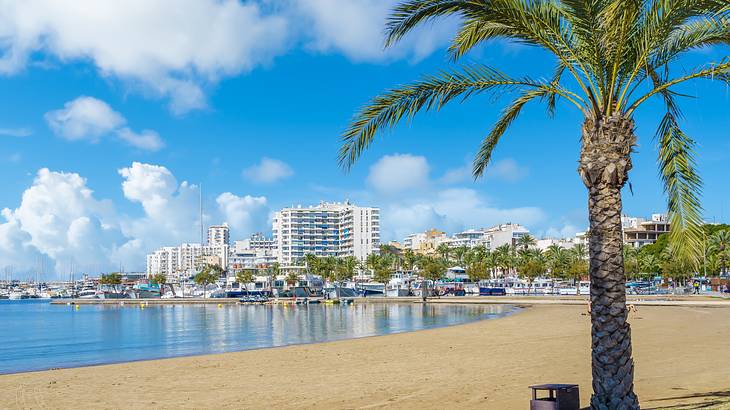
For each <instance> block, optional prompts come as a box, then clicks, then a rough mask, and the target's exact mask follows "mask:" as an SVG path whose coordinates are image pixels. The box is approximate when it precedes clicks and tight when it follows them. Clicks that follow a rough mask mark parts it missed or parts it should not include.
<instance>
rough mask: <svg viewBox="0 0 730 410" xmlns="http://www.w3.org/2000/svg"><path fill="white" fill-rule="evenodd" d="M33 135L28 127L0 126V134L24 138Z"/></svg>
mask: <svg viewBox="0 0 730 410" xmlns="http://www.w3.org/2000/svg"><path fill="white" fill-rule="evenodd" d="M31 135H33V131H32V130H31V129H29V128H0V136H3V137H16V138H24V137H29V136H31Z"/></svg>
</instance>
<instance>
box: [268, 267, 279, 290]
mask: <svg viewBox="0 0 730 410" xmlns="http://www.w3.org/2000/svg"><path fill="white" fill-rule="evenodd" d="M268 272H269V292H273V290H274V282H275V281H276V277H277V276H279V274H280V273H281V265H279V262H274V263H272V264H271V266H269V269H268Z"/></svg>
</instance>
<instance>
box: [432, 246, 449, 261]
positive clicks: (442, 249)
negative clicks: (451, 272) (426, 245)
mask: <svg viewBox="0 0 730 410" xmlns="http://www.w3.org/2000/svg"><path fill="white" fill-rule="evenodd" d="M436 253H438V254H439V255H441V257H442V258H443V259H444V261H446V262H448V261H449V255H450V254H451V247H450V246H449V245H448V244H446V243H442V244H440V245H439V246H437V247H436Z"/></svg>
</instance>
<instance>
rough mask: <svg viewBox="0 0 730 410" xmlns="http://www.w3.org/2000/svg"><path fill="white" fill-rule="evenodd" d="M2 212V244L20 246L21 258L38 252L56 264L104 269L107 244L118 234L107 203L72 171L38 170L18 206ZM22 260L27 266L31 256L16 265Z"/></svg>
mask: <svg viewBox="0 0 730 410" xmlns="http://www.w3.org/2000/svg"><path fill="white" fill-rule="evenodd" d="M3 216H4V217H5V219H6V220H7V222H6V223H5V224H3V225H1V227H0V242H3V243H4V245H3V246H2V247H3V248H4V249H16V250H20V251H22V254H23V255H25V256H24V257H25V258H27V257H28V256H29V255H32V254H37V255H40V254H43V255H46V256H48V257H50V258H52V259H53V260H54V261H56V263H58V262H60V261H64V262H66V261H76V262H77V263H83V264H85V265H86V266H92V265H96V266H105V267H107V266H108V265H109V263H110V261H109V259H108V258H109V254H110V253H111V252H112V250H113V249H112V246H109V245H112V244H113V243H114V241H115V240H116V239H118V238H119V237H120V232H119V230H118V226H117V221H116V216H115V213H114V210H113V208H112V205H111V203H110V202H108V201H99V200H97V199H95V198H94V196H93V192H92V191H91V190H90V189H89V188H88V187H87V186H86V180H85V179H84V178H82V177H81V176H79V175H78V174H74V173H63V172H52V171H50V170H48V169H45V168H44V169H41V170H40V171H38V174H37V175H36V178H35V180H34V181H33V185H32V186H31V187H29V188H28V189H26V190H25V192H24V193H23V199H22V201H21V203H20V206H19V207H18V208H17V209H15V210H13V211H11V210H9V209H5V210H4V211H3ZM23 262H25V264H26V266H27V264H29V263H30V264H32V263H37V259H32V260H25V261H20V266H23V265H22V264H23Z"/></svg>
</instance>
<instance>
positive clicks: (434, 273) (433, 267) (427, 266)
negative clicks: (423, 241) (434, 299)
mask: <svg viewBox="0 0 730 410" xmlns="http://www.w3.org/2000/svg"><path fill="white" fill-rule="evenodd" d="M445 272H446V263H445V262H444V260H441V259H436V258H428V259H426V260H425V261H424V264H423V269H422V270H421V272H420V273H421V276H422V277H423V279H425V280H424V281H423V282H422V283H421V286H422V288H421V297H422V298H423V301H424V302H425V301H426V298H427V297H428V296H429V295H430V291H429V289H428V283H427V282H426V280H430V281H432V282H434V285H435V282H436V281H437V280H439V279H441V277H442V276H443V275H444V273H445Z"/></svg>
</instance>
